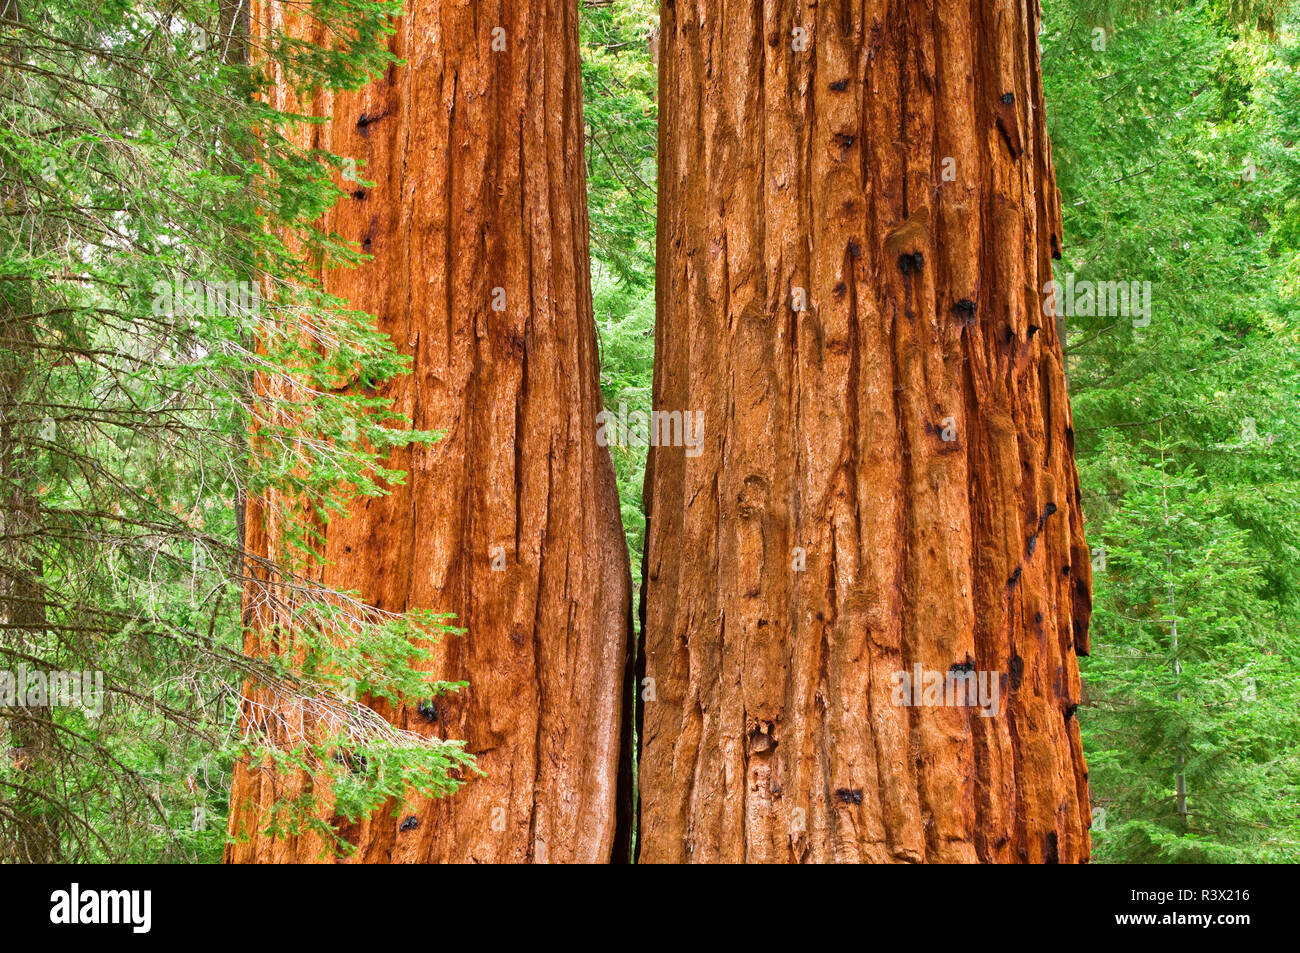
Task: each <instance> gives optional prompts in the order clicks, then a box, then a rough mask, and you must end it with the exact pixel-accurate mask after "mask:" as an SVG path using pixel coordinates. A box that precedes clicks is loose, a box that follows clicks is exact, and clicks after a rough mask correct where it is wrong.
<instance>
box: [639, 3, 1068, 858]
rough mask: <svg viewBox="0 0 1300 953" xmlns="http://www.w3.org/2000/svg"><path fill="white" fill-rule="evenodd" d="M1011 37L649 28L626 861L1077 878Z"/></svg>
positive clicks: (1028, 75)
mask: <svg viewBox="0 0 1300 953" xmlns="http://www.w3.org/2000/svg"><path fill="white" fill-rule="evenodd" d="M1038 21H1039V14H1038V9H1037V3H1036V2H1035V0H980V2H977V3H972V2H970V0H925V2H921V0H841V2H831V3H825V2H824V3H820V4H812V3H796V2H795V0H770V2H767V3H751V2H744V3H740V2H731V0H725V2H715V0H675V2H667V3H665V4H664V6H663V14H662V24H661V27H662V38H661V44H662V45H661V50H660V69H661V79H660V82H661V110H662V111H661V123H662V126H661V133H660V134H661V137H662V138H661V150H660V152H661V168H660V194H659V203H660V204H659V209H660V212H659V215H660V223H659V224H660V231H659V307H658V331H657V336H656V345H657V350H656V361H657V363H656V368H655V382H654V399H655V406H656V407H657V408H660V409H664V410H680V411H697V412H702V413H703V414H704V415H705V416H704V432H703V438H704V439H703V450H702V453H700V454H699V455H697V456H689V455H687V454H686V453H684V451H683V450H682V449H680V448H674V447H663V446H660V447H657V448H656V449H654V450H653V451H652V455H651V461H650V467H649V470H648V472H647V477H646V493H645V498H646V500H647V501H648V504H647V512H648V516H649V519H650V523H649V531H648V550H647V553H646V558H645V587H646V615H647V617H646V627H645V643H646V644H645V660H644V664H645V673H644V674H645V676H646V678H647V681H646V682H644V683H643V684H644V686H645V687H644V689H643V694H644V696H645V701H644V726H643V740H644V748H643V755H642V760H641V779H640V784H641V795H642V815H641V817H642V826H641V833H640V836H641V844H642V848H641V859H642V860H643V861H742V860H743V861H790V862H798V861H913V862H916V861H932V862H934V861H993V862H998V861H1031V862H1037V861H1058V860H1059V861H1082V860H1086V859H1087V858H1088V856H1089V837H1088V827H1089V807H1088V789H1087V769H1086V767H1085V765H1084V759H1083V754H1082V751H1081V748H1080V741H1079V729H1078V726H1077V723H1076V722H1075V720H1074V717H1073V716H1074V711H1075V706H1076V704H1077V702H1078V700H1079V677H1078V665H1077V658H1076V656H1077V655H1080V654H1084V653H1086V650H1087V627H1088V616H1089V611H1090V594H1089V593H1090V580H1091V572H1090V565H1089V559H1088V550H1087V548H1086V546H1085V542H1084V533H1083V517H1082V514H1081V513H1080V511H1079V489H1078V479H1077V475H1076V472H1075V467H1074V462H1073V452H1072V444H1073V435H1072V431H1071V425H1070V410H1069V405H1068V402H1067V399H1066V392H1065V378H1064V374H1063V370H1062V359H1061V342H1060V340H1059V339H1058V336H1057V331H1056V328H1055V327H1054V325H1053V322H1052V320H1051V319H1050V318H1044V317H1043V314H1044V309H1043V294H1042V289H1043V287H1044V285H1045V284H1046V283H1047V282H1048V281H1049V280H1050V277H1051V272H1050V260H1051V257H1052V256H1053V254H1054V253H1055V251H1056V249H1057V247H1058V243H1059V241H1060V234H1061V233H1060V214H1059V204H1058V203H1059V198H1058V195H1057V191H1056V188H1055V186H1054V179H1053V171H1052V163H1051V153H1050V147H1049V143H1048V139H1047V133H1046V129H1045V123H1044V116H1043V99H1042V89H1041V83H1040V77H1039V59H1038V45H1037V31H1038ZM917 666H920V671H921V672H922V673H938V674H939V676H941V677H944V678H945V679H946V677H947V675H948V673H949V672H950V671H951V672H952V673H953V674H954V675H959V676H963V677H964V676H965V674H966V672H967V671H972V670H973V672H972V673H973V674H974V675H980V674H981V673H991V675H992V677H993V678H994V679H995V681H994V682H992V683H990V694H991V693H992V687H993V686H996V687H997V689H998V690H999V696H998V705H997V710H996V714H995V715H994V716H993V717H984V716H983V715H982V714H981V711H980V709H978V708H973V707H963V706H961V705H959V704H952V703H941V704H921V705H917V704H910V703H909V704H900V702H903V701H907V702H911V701H914V700H915V699H913V698H912V696H911V695H910V694H909V695H907V696H906V697H905V698H898V697H896V686H897V685H899V684H900V681H899V673H904V672H905V673H907V674H908V676H912V675H913V674H914V673H915V672H917V671H918V669H917ZM990 710H992V709H990Z"/></svg>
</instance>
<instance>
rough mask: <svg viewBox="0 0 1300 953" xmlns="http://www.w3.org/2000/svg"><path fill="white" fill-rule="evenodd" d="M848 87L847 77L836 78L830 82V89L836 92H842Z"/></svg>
mask: <svg viewBox="0 0 1300 953" xmlns="http://www.w3.org/2000/svg"><path fill="white" fill-rule="evenodd" d="M848 88H849V81H848V80H847V79H837V80H835V82H833V83H831V89H832V90H834V91H835V92H837V93H842V92H844V90H846V89H848Z"/></svg>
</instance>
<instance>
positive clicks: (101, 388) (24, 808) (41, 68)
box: [0, 0, 467, 861]
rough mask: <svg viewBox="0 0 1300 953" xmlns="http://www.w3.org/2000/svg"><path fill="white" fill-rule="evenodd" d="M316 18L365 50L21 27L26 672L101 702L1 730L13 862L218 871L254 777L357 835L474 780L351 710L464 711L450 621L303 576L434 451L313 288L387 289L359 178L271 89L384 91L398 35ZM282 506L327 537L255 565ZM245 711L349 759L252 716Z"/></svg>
mask: <svg viewBox="0 0 1300 953" xmlns="http://www.w3.org/2000/svg"><path fill="white" fill-rule="evenodd" d="M308 6H310V8H311V9H313V10H314V11H315V12H316V14H317V15H319V16H320V17H322V18H323V19H325V20H326V21H327V22H329V23H332V24H335V25H339V24H346V25H347V28H346V29H339V30H335V31H333V32H332V34H331V39H330V41H329V43H330V45H329V46H313V45H309V44H302V43H298V42H294V41H290V40H289V39H287V38H285V37H283V36H279V35H270V36H264V37H261V38H260V39H259V40H258V41H257V43H256V44H254V45H251V46H250V44H249V36H248V32H247V29H246V26H245V23H244V22H243V20H242V19H241V17H240V16H239V15H238V11H240V10H245V9H246V8H245V7H243V6H242V5H238V4H227V3H225V2H222V0H213V2H205V0H179V2H158V3H153V2H148V3H135V2H125V0H108V2H104V0H90V2H79V0H21V2H19V0H0V7H2V8H3V19H2V20H0V202H2V203H3V214H2V215H0V236H2V244H0V669H3V670H5V672H6V673H7V674H10V675H16V674H17V673H18V672H19V671H20V670H21V669H22V667H24V666H25V667H26V668H27V669H30V670H33V671H41V672H47V673H48V672H56V671H75V672H81V671H91V672H98V673H102V677H103V682H104V684H103V688H104V695H103V698H102V705H101V704H93V705H81V706H65V707H47V706H44V705H42V704H40V703H39V699H37V700H36V703H35V704H32V705H26V704H23V702H24V701H28V700H31V699H27V698H23V699H19V703H18V704H15V705H9V706H8V707H0V750H2V751H3V755H4V756H3V757H2V758H0V859H5V860H19V861H24V860H47V861H48V860H99V861H102V860H162V859H168V860H180V859H187V860H193V859H207V860H212V859H216V858H218V857H219V856H220V849H221V846H222V844H223V842H224V837H225V811H226V801H227V798H228V785H229V769H230V764H231V760H232V759H233V758H235V757H243V758H248V759H250V760H254V761H261V760H264V759H266V758H275V759H277V760H280V761H285V762H288V763H290V764H293V765H296V766H300V767H302V768H303V769H305V770H311V771H312V772H313V773H316V774H317V775H318V776H323V777H332V778H333V779H334V781H335V784H334V785H333V787H334V788H335V791H336V794H337V795H338V796H339V798H340V801H341V803H340V806H339V808H338V810H340V811H341V812H342V813H352V814H358V813H362V812H365V811H368V810H372V809H373V808H374V807H375V806H377V805H378V804H380V803H382V802H383V801H384V799H385V798H387V797H388V796H390V795H392V794H394V793H395V792H396V793H399V794H400V793H401V791H402V788H403V787H404V786H405V785H410V786H413V787H416V788H419V787H421V786H422V785H427V786H428V787H429V788H430V789H431V790H432V791H433V792H435V793H440V792H441V791H443V790H446V789H450V788H454V786H455V784H456V781H455V780H454V778H452V777H451V776H450V775H451V774H452V773H453V771H454V769H455V768H458V767H466V766H467V762H466V759H465V756H464V754H463V752H461V750H460V748H459V746H457V745H454V744H440V743H435V744H422V743H416V742H415V741H414V740H413V739H412V738H408V737H405V736H403V735H401V734H399V733H394V732H392V731H390V730H389V729H388V727H387V725H386V723H384V722H383V721H382V719H379V718H378V716H377V715H374V713H373V712H370V711H369V709H368V708H364V707H362V706H359V705H358V704H357V703H356V702H355V701H353V700H352V696H354V695H355V694H357V693H365V692H371V693H374V694H382V695H388V696H393V697H396V696H402V695H406V696H415V697H427V696H428V695H429V694H430V693H431V691H435V690H437V689H439V688H446V687H448V686H427V685H425V684H424V681H423V678H422V676H420V675H419V674H418V673H416V672H415V671H414V670H413V668H412V665H411V662H412V661H413V660H415V659H418V658H419V656H420V653H419V652H418V651H416V650H415V649H413V648H412V646H411V639H412V637H413V636H416V635H423V636H430V637H436V636H437V635H438V634H441V633H442V632H443V631H444V630H445V628H446V626H445V624H444V620H441V619H438V618H435V617H421V618H412V617H390V616H384V615H382V614H380V613H376V612H373V611H371V610H367V609H365V608H364V607H362V606H361V605H360V604H359V603H358V602H357V601H356V600H355V599H354V598H353V597H352V596H351V595H350V594H347V593H337V592H328V591H325V590H322V589H321V588H320V587H319V586H316V585H314V584H313V583H312V582H311V578H310V576H308V575H305V574H304V570H305V569H306V567H308V566H309V565H310V563H311V559H312V557H313V548H312V547H313V544H314V541H315V539H316V535H317V533H318V531H319V527H320V525H321V523H322V522H323V521H325V520H328V519H329V518H330V516H331V514H333V513H337V512H339V511H340V510H341V509H342V507H343V505H344V501H345V500H347V499H350V498H352V497H354V496H356V495H367V494H375V493H379V492H382V491H383V487H384V485H385V484H386V483H388V482H391V481H393V480H398V479H400V478H401V474H399V473H395V472H391V471H389V470H387V469H386V468H385V467H384V466H383V465H382V463H381V460H382V458H383V455H384V454H385V453H386V452H387V450H388V449H389V448H391V447H394V446H400V445H403V444H406V443H409V442H411V441H413V440H418V441H426V442H427V441H429V440H431V439H433V438H434V435H433V434H421V433H414V432H412V431H411V429H410V427H409V423H408V422H407V421H406V420H405V419H404V418H402V417H400V416H399V415H396V414H394V413H392V412H391V410H390V409H389V407H388V405H387V403H386V402H385V401H383V400H381V399H379V398H377V397H375V396H373V394H374V391H373V388H374V387H375V386H376V385H378V384H379V383H381V382H382V381H384V380H386V379H388V378H390V377H392V376H393V375H394V374H398V373H402V372H403V371H404V369H405V368H404V365H403V363H402V362H401V361H399V360H398V358H397V356H396V355H395V352H394V350H393V347H392V344H391V342H390V341H388V340H387V339H386V338H384V337H382V336H380V335H379V334H378V333H377V332H376V331H375V330H374V329H373V322H372V320H371V318H370V316H368V315H365V314H361V313H357V312H354V311H351V310H350V309H348V308H347V306H346V303H345V302H342V301H337V300H333V299H330V298H329V297H327V296H325V295H324V294H322V293H321V292H320V290H319V289H318V288H317V287H316V286H315V285H314V284H313V282H312V281H311V279H310V277H309V274H310V268H309V265H310V264H312V263H314V262H319V261H324V262H326V263H332V264H334V265H336V266H339V267H346V266H349V265H351V264H352V263H355V262H356V261H357V260H358V256H357V254H356V252H355V251H354V250H353V249H350V248H347V247H345V246H344V245H343V244H342V243H341V242H340V241H339V240H338V239H337V237H336V236H333V235H329V234H324V233H322V232H321V231H320V230H319V229H318V228H317V227H316V226H315V225H314V224H313V223H314V222H316V221H317V220H318V219H319V218H320V216H321V214H322V212H323V211H324V210H325V209H326V208H327V207H328V206H329V204H330V203H332V202H333V201H334V200H335V199H336V198H337V197H338V196H339V195H340V194H342V193H341V187H340V186H341V184H342V182H341V178H340V176H339V175H338V174H337V172H336V170H337V169H338V168H339V166H340V163H341V160H339V159H338V158H337V157H335V156H332V155H328V154H321V153H316V152H313V151H305V150H303V149H300V148H297V147H295V146H294V145H293V144H292V142H291V141H290V139H289V138H286V132H287V131H288V130H289V129H290V128H291V127H292V126H293V125H294V123H295V122H296V121H297V120H296V118H295V117H292V116H285V115H279V114H277V113H275V112H274V111H272V110H270V109H269V108H267V107H266V106H264V105H263V104H262V103H261V101H260V100H259V98H258V92H259V90H261V89H263V88H265V86H266V84H267V83H268V82H270V76H271V69H272V68H273V67H275V68H278V69H280V70H281V71H282V75H281V81H283V82H288V83H291V84H293V85H294V87H295V88H297V89H300V90H303V91H309V90H312V89H319V88H327V87H334V88H345V87H355V86H358V85H360V84H362V83H364V82H366V81H367V80H368V78H369V77H370V76H372V75H374V74H375V73H377V72H378V71H380V70H381V69H383V68H384V67H385V66H386V65H387V64H388V62H389V61H390V59H391V57H390V56H389V54H388V52H387V49H386V47H385V45H384V42H383V41H384V38H385V37H386V35H387V33H388V32H389V24H390V22H391V20H390V18H391V17H392V15H393V14H395V13H396V12H397V10H398V9H399V7H398V6H397V5H396V4H391V3H381V2H372V0H317V2H314V3H312V4H310V5H308ZM245 15H246V14H245ZM250 54H251V56H250ZM349 379H356V380H359V381H360V382H361V384H360V388H354V389H351V390H344V389H343V388H342V387H341V384H342V383H343V382H346V381H347V380H349ZM250 432H251V433H252V434H253V437H252V439H251V440H250V438H249V434H250ZM272 487H274V488H279V489H281V490H284V491H287V492H289V493H292V494H293V495H294V498H295V499H297V500H299V501H301V504H302V511H301V512H302V514H303V515H305V516H306V517H307V518H305V519H300V520H299V521H298V523H297V524H296V525H297V527H298V528H297V531H296V532H295V533H293V534H291V538H290V539H288V540H286V541H285V545H284V547H282V550H281V551H280V552H278V553H277V554H276V557H277V558H276V559H275V560H273V561H270V562H266V561H257V562H252V561H249V560H247V559H246V558H245V554H244V553H243V551H242V542H243V527H242V525H241V519H242V512H243V506H242V503H243V500H244V499H245V498H246V497H247V496H248V495H250V494H261V493H262V492H263V491H265V490H267V489H269V488H272ZM267 604H275V605H279V606H281V607H284V608H286V609H287V610H288V611H290V612H292V613H293V614H294V617H295V619H296V627H295V629H294V631H293V632H292V633H287V632H286V633H281V637H282V638H286V639H288V638H292V644H293V646H294V650H293V652H292V653H290V654H287V655H286V656H285V657H283V658H274V659H253V658H248V657H246V656H244V655H243V654H242V652H241V648H242V641H243V639H242V632H241V629H242V622H243V611H242V610H247V611H249V612H251V611H253V610H254V609H255V608H257V607H258V606H264V605H267ZM341 632H346V633H347V634H348V636H349V637H348V638H340V637H339V634H340V633H341ZM241 682H248V683H249V684H259V685H261V686H263V687H265V686H271V687H272V688H273V689H274V691H275V692H276V693H277V695H278V696H279V697H283V698H285V699H286V700H287V701H288V703H289V704H290V705H291V706H292V705H293V704H294V703H295V702H300V701H302V700H304V699H306V700H310V701H311V703H312V705H314V706H315V708H316V709H317V711H318V713H319V712H324V713H326V714H328V715H329V717H322V718H320V719H319V720H320V721H323V722H325V723H326V727H327V729H328V730H322V731H321V732H319V733H315V734H313V735H312V736H310V737H307V736H301V737H293V738H290V740H289V741H288V742H287V743H286V741H285V737H286V732H284V731H280V732H278V733H277V732H275V731H274V730H273V729H274V728H275V726H270V727H271V729H272V730H271V731H269V732H268V731H267V730H264V728H266V727H267V726H266V719H265V718H264V717H250V718H247V719H242V720H241V719H238V718H237V717H236V712H237V703H238V701H239V698H240V685H241ZM3 688H4V686H3V685H2V684H0V690H2V689H3ZM2 704H3V703H0V705H2ZM251 714H253V715H256V714H257V713H251ZM281 727H283V726H281ZM333 729H337V730H333ZM289 734H291V733H289ZM272 735H278V737H277V738H276V740H275V742H274V743H272V740H271V736H272ZM340 752H342V753H343V755H345V756H341V755H340ZM358 765H364V766H365V767H364V768H360V769H359V768H358V767H357V766H358ZM274 820H275V822H276V823H278V824H282V825H299V824H302V823H310V824H316V823H318V822H317V821H316V820H315V805H313V804H307V803H303V804H295V805H290V806H288V809H286V811H284V812H281V814H280V815H279V816H278V817H276V818H275V819H274Z"/></svg>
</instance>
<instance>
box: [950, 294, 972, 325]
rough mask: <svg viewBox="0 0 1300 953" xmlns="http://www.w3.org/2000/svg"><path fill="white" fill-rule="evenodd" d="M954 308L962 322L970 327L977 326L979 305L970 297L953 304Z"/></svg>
mask: <svg viewBox="0 0 1300 953" xmlns="http://www.w3.org/2000/svg"><path fill="white" fill-rule="evenodd" d="M952 309H953V311H955V312H957V319H958V320H959V321H960V322H961V323H962V324H964V325H966V326H967V327H970V328H973V327H974V326H975V313H976V311H977V310H978V307H977V306H976V304H975V302H974V301H972V300H971V299H970V298H962V299H961V300H960V301H958V302H957V303H956V304H954V305H953V306H952Z"/></svg>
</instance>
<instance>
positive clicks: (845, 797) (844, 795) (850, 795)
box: [835, 788, 862, 804]
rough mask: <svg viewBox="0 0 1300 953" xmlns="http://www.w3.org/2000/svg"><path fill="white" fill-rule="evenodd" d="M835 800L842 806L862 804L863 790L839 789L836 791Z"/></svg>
mask: <svg viewBox="0 0 1300 953" xmlns="http://www.w3.org/2000/svg"><path fill="white" fill-rule="evenodd" d="M835 800H837V801H839V802H840V803H841V804H861V803H862V788H837V789H836V790H835Z"/></svg>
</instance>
